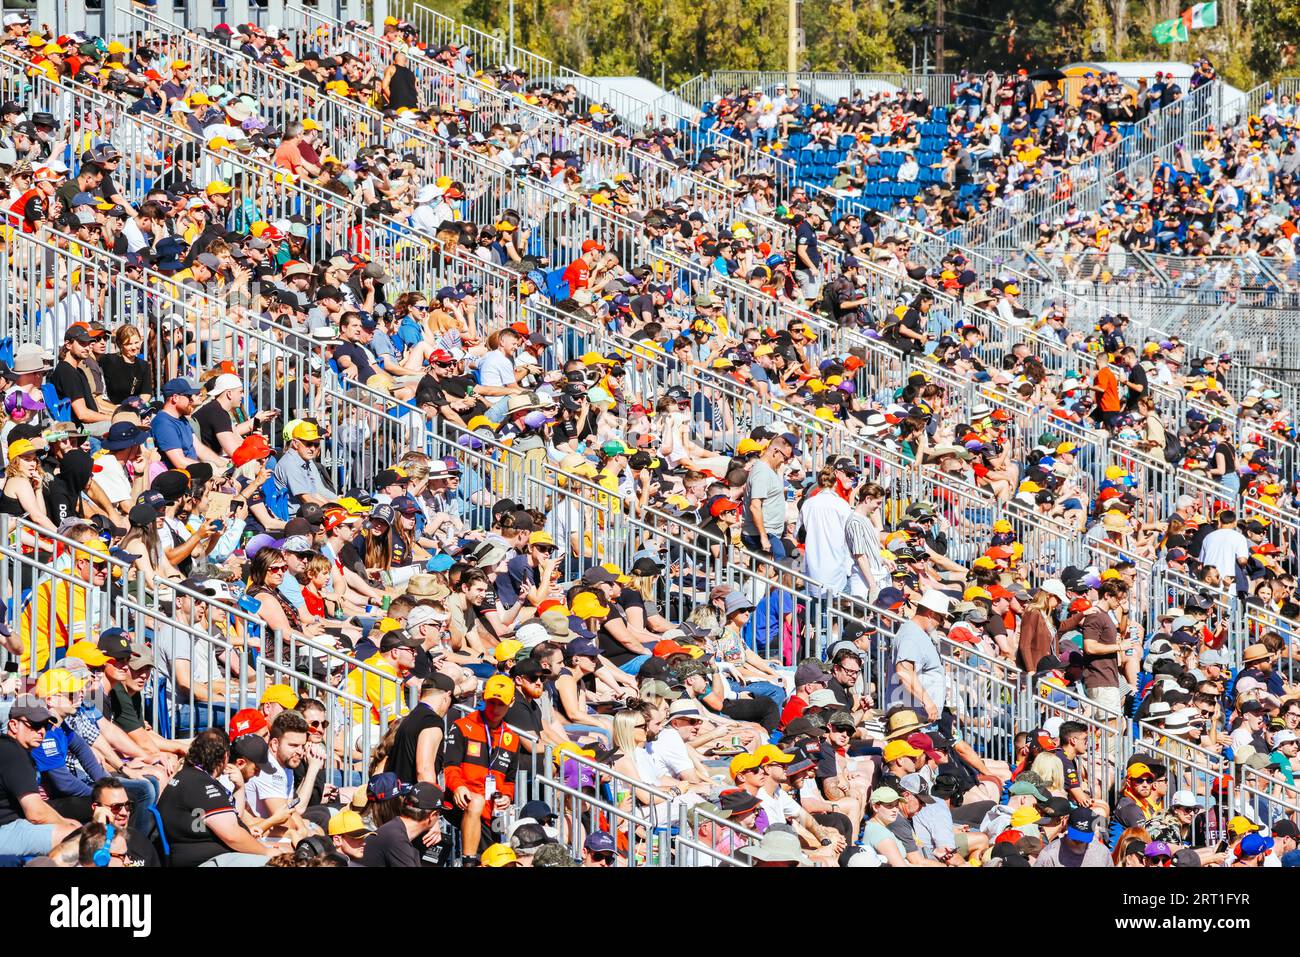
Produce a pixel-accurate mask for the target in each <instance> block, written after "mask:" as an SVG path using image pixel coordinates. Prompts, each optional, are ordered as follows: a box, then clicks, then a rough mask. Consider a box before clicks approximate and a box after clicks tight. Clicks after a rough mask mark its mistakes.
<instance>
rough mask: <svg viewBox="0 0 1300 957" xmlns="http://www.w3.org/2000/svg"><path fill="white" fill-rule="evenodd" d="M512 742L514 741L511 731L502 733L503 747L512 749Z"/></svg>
mask: <svg viewBox="0 0 1300 957" xmlns="http://www.w3.org/2000/svg"><path fill="white" fill-rule="evenodd" d="M512 740H513V739H512V738H511V737H510V732H509V731H503V732H501V745H502V747H506V748H508V747H510V742H511V741H512Z"/></svg>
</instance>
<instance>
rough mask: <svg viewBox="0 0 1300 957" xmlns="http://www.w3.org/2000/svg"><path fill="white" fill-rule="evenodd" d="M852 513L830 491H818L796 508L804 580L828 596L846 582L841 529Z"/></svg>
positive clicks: (845, 553)
mask: <svg viewBox="0 0 1300 957" xmlns="http://www.w3.org/2000/svg"><path fill="white" fill-rule="evenodd" d="M852 514H853V507H852V506H851V505H849V503H848V502H846V501H844V499H842V498H840V497H839V496H838V495H837V494H835V490H834V489H822V490H821V491H820V492H818V493H817V494H816V495H813V496H812V497H811V498H809V499H808V501H806V502H804V503H803V507H802V508H801V509H799V517H800V520H801V521H802V522H803V527H804V562H805V563H806V564H807V567H808V577H809V578H811V579H812V580H813V581H815V582H816V583H817V584H818V585H820V586H822V588H824V589H825V590H826V591H829V592H832V593H836V592H842V591H843V590H844V585H845V582H846V581H847V580H848V576H849V565H850V558H849V550H848V549H847V548H845V547H844V526H845V523H847V522H848V520H849V516H850V515H852Z"/></svg>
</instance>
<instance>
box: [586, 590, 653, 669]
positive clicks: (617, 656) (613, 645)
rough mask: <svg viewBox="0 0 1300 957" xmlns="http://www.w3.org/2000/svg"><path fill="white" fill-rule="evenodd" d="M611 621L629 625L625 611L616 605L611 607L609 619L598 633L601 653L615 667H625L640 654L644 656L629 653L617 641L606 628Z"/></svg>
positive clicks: (597, 638)
mask: <svg viewBox="0 0 1300 957" xmlns="http://www.w3.org/2000/svg"><path fill="white" fill-rule="evenodd" d="M611 621H621V622H623V624H624V625H626V624H627V616H626V615H624V614H623V609H622V608H620V607H618V605H617V604H614V603H611V604H610V606H609V617H608V618H607V619H605V621H603V622H602V623H601V625H600V631H598V632H596V643H597V644H598V645H600V653H601V654H602V655H604V656H605V657H606V658H608V659H609V660H610V663H611V664H614V665H625V664H627V663H628V662H629V661H631V660H632V659H633V658H635V657H636V656H637V655H638V654H644V652H635V651H628V650H627V649H626V648H624V647H623V646H622V645H621V644H619V643H618V642H617V641H615V640H614V636H613V635H611V634H610V633H609V631H608V630H606V626H607V625H608V624H609V622H611Z"/></svg>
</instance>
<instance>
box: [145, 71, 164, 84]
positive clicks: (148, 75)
mask: <svg viewBox="0 0 1300 957" xmlns="http://www.w3.org/2000/svg"><path fill="white" fill-rule="evenodd" d="M144 78H145V79H146V80H153V82H155V83H161V82H162V79H163V78H162V74H161V73H159V72H158V71H157V70H145V71H144Z"/></svg>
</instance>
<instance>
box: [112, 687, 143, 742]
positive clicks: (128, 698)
mask: <svg viewBox="0 0 1300 957" xmlns="http://www.w3.org/2000/svg"><path fill="white" fill-rule="evenodd" d="M107 717H108V720H109V721H112V722H113V723H114V724H115V725H117V726H118V727H119V728H121V729H122V730H123V731H125V732H126V733H127V734H130V733H131V732H132V731H136V730H138V729H140V728H143V727H144V697H143V696H142V695H140V694H138V693H137V694H131V693H130V692H129V691H127V690H126V687H125V686H123V685H114V686H113V690H112V691H111V692H110V693H109V695H108V715H107Z"/></svg>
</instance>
